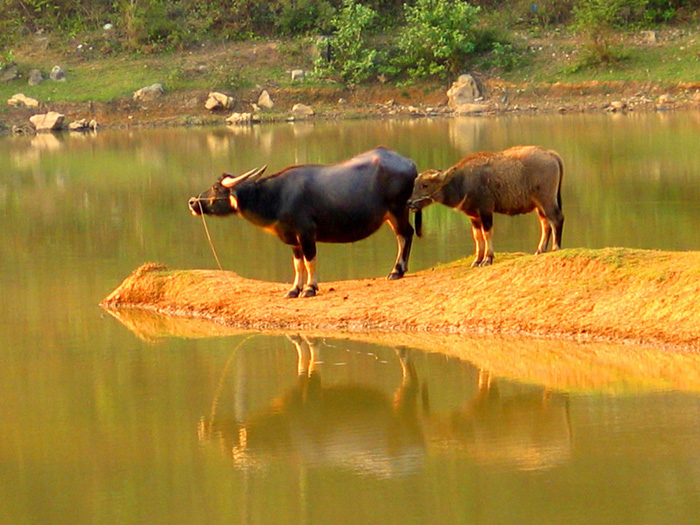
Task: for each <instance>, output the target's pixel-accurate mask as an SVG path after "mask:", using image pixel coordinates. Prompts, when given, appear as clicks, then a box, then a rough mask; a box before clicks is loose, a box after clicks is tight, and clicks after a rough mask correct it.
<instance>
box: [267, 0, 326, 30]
mask: <svg viewBox="0 0 700 525" xmlns="http://www.w3.org/2000/svg"><path fill="white" fill-rule="evenodd" d="M334 14H335V10H334V9H333V6H332V5H331V4H329V3H328V2H326V1H324V0H285V1H283V2H282V9H281V12H280V15H279V18H278V20H277V27H278V29H279V32H280V33H281V34H283V35H290V36H293V35H307V34H310V33H314V32H320V33H327V32H329V31H330V30H331V27H332V20H333V15H334Z"/></svg>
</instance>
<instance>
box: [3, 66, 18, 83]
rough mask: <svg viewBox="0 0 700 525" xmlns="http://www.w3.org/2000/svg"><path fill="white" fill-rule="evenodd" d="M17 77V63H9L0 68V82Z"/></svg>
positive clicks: (9, 80)
mask: <svg viewBox="0 0 700 525" xmlns="http://www.w3.org/2000/svg"><path fill="white" fill-rule="evenodd" d="M18 78H19V69H17V64H9V65H7V66H5V68H4V69H0V83H3V84H4V83H6V82H12V81H13V80H16V79H18Z"/></svg>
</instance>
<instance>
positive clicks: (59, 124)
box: [29, 111, 66, 131]
mask: <svg viewBox="0 0 700 525" xmlns="http://www.w3.org/2000/svg"><path fill="white" fill-rule="evenodd" d="M65 118H66V116H65V115H62V114H61V113H57V112H56V111H49V112H48V113H40V114H38V115H32V116H31V117H29V122H31V124H32V126H34V129H35V130H37V131H57V130H59V129H61V128H63V121H64V120H65Z"/></svg>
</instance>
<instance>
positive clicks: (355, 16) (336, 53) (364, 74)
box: [316, 0, 377, 84]
mask: <svg viewBox="0 0 700 525" xmlns="http://www.w3.org/2000/svg"><path fill="white" fill-rule="evenodd" d="M376 17H377V13H376V12H375V11H374V10H373V9H372V8H370V7H367V6H364V5H362V4H358V3H356V2H355V0H343V7H342V8H341V9H340V11H339V13H338V14H337V16H335V17H334V19H333V25H334V26H335V28H336V29H335V31H334V32H333V36H332V39H331V52H330V57H327V58H330V63H328V64H324V63H323V59H319V61H318V62H317V64H316V66H317V69H319V70H325V69H328V68H330V69H331V70H333V71H335V72H337V73H338V74H340V76H341V78H342V79H343V80H344V81H345V82H349V83H352V84H358V83H360V82H363V81H365V80H367V79H368V78H369V77H370V76H371V75H372V74H373V73H374V72H375V71H376V64H375V61H376V58H377V50H376V49H370V47H369V45H368V43H367V32H368V30H369V28H370V27H371V25H372V23H373V22H374V20H375V18H376Z"/></svg>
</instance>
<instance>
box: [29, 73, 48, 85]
mask: <svg viewBox="0 0 700 525" xmlns="http://www.w3.org/2000/svg"><path fill="white" fill-rule="evenodd" d="M43 81H44V75H42V74H41V71H39V70H38V69H32V70H31V71H30V72H29V79H28V81H27V82H28V84H29V85H30V86H36V85H38V84H41V83H42V82H43Z"/></svg>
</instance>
